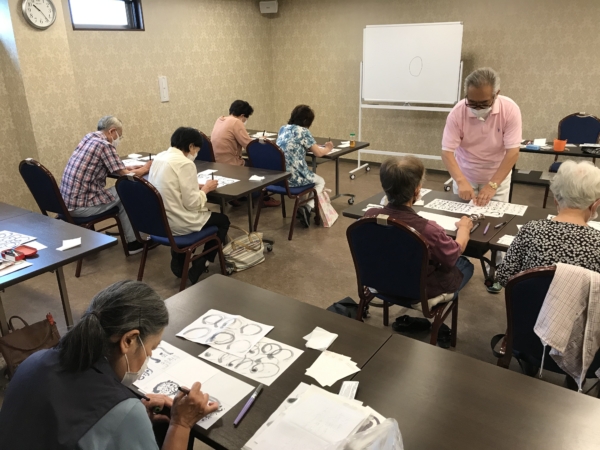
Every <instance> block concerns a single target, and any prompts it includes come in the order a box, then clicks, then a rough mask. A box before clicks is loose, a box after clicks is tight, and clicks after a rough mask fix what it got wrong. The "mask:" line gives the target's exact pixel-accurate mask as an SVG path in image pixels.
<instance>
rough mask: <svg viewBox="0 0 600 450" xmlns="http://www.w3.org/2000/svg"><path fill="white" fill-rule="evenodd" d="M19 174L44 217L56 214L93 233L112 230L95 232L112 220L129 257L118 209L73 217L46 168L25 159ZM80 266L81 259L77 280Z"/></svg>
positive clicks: (80, 261)
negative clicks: (100, 223) (104, 223)
mask: <svg viewBox="0 0 600 450" xmlns="http://www.w3.org/2000/svg"><path fill="white" fill-rule="evenodd" d="M19 173H20V174H21V177H23V181H25V184H26V185H27V187H28V188H29V191H30V192H31V195H33V198H34V200H35V202H36V203H37V205H38V207H39V208H40V211H41V212H42V214H43V215H45V216H47V215H48V213H49V212H50V213H54V214H56V218H57V219H60V220H64V221H65V222H68V223H72V224H73V225H78V226H80V227H83V228H86V229H88V230H93V231H105V230H108V229H110V228H113V227H114V225H110V226H107V227H104V228H101V229H99V230H96V229H95V225H96V224H97V223H98V222H103V221H105V220H110V219H114V221H115V222H116V223H117V228H118V229H119V236H120V237H121V243H122V244H123V251H124V252H125V256H129V252H128V251H127V242H126V241H125V236H124V234H123V227H122V226H121V221H120V220H119V208H117V207H114V208H111V209H109V210H108V211H106V212H103V213H102V214H97V215H95V216H88V217H73V216H71V214H69V210H68V209H67V206H66V205H65V202H64V200H63V198H62V195H61V194H60V190H59V189H58V185H57V184H56V179H55V178H54V176H53V175H52V173H50V171H49V170H48V169H47V168H46V167H44V166H43V165H42V164H40V163H39V162H37V161H36V160H34V159H32V158H27V159H25V160H23V161H21V163H20V164H19ZM82 265H83V259H80V260H79V261H77V268H76V269H75V276H76V277H77V278H79V276H80V275H81V267H82Z"/></svg>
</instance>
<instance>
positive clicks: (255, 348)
mask: <svg viewBox="0 0 600 450" xmlns="http://www.w3.org/2000/svg"><path fill="white" fill-rule="evenodd" d="M258 354H260V347H259V346H258V344H254V345H253V346H252V348H251V349H250V350H248V355H250V356H256V355H258Z"/></svg>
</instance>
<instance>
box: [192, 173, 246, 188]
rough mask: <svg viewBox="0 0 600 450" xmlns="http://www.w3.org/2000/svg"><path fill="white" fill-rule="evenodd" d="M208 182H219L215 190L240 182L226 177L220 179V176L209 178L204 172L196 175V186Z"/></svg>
mask: <svg viewBox="0 0 600 450" xmlns="http://www.w3.org/2000/svg"><path fill="white" fill-rule="evenodd" d="M215 172H216V171H215ZM210 180H217V181H218V182H219V184H218V185H217V188H221V187H223V186H227V185H228V184H233V183H237V182H238V181H240V180H236V179H235V178H227V177H222V176H220V175H213V176H211V175H210V173H208V174H207V173H205V172H200V173H199V174H198V184H206V183H207V182H208V181H210Z"/></svg>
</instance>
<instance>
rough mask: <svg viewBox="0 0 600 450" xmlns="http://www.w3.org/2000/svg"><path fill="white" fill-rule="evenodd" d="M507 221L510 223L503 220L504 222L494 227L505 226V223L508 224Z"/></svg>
mask: <svg viewBox="0 0 600 450" xmlns="http://www.w3.org/2000/svg"><path fill="white" fill-rule="evenodd" d="M507 223H508V222H502V223H499V224H498V225H496V226H495V227H494V228H500V227H503V226H504V225H506V224H507Z"/></svg>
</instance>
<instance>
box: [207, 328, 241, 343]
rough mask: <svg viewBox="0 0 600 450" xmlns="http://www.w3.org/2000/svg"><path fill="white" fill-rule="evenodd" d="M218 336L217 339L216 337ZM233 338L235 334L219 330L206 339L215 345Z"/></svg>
mask: <svg viewBox="0 0 600 450" xmlns="http://www.w3.org/2000/svg"><path fill="white" fill-rule="evenodd" d="M217 337H219V339H217ZM234 340H235V336H234V335H233V334H231V333H229V332H227V331H219V332H218V333H216V334H214V335H213V336H211V337H210V338H209V339H208V342H210V343H212V344H215V345H227V344H230V343H231V342H233V341H234Z"/></svg>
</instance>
